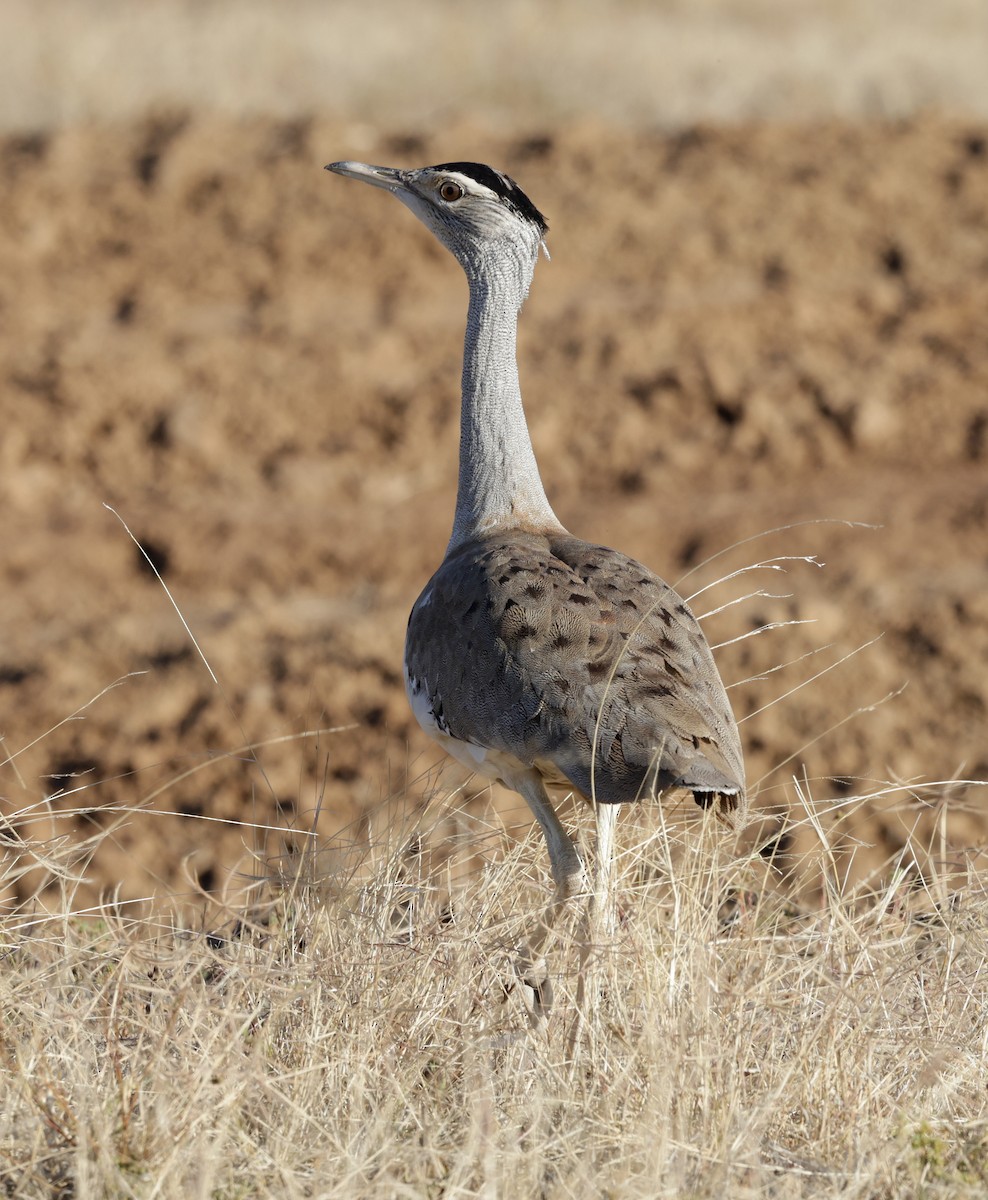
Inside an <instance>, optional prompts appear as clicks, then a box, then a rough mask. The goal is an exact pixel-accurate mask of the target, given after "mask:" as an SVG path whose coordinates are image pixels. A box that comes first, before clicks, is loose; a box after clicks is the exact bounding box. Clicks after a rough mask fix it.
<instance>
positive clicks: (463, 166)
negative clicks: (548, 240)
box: [431, 162, 549, 237]
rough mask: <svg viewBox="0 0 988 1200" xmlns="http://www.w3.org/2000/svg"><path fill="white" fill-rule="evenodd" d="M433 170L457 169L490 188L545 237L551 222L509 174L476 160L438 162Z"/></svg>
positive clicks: (461, 173)
mask: <svg viewBox="0 0 988 1200" xmlns="http://www.w3.org/2000/svg"><path fill="white" fill-rule="evenodd" d="M431 170H433V171H455V172H456V173H457V174H458V175H466V176H468V177H469V178H470V179H473V180H474V181H475V182H477V183H479V184H480V185H481V186H482V187H485V188H490V190H491V191H492V192H493V193H494V194H495V195H496V196H500V197H501V199H502V200H503V201H504V202H505V204H506V205H507V206H508V207H509V208H510V209H512V210H513V211H514V212H516V213H517V214H518V215H519V216H520V217H524V218H525V220H526V221H530V222H531V223H532V224H533V225H534V226H535V227H536V229H538V231H539V237H543V236H544V235H545V233H546V231H547V230H548V228H549V222H548V221H547V220H546V219H545V217H544V216H543V215H542V214H541V213H540V212H539V210H538V209H537V208H536V207H535V205H534V204H533V203H532V202H531V200H529V198H528V197H527V196H526V195H525V193H524V192H523V191H522V190H521V188H520V187H519V186H518V184H517V183H515V181H514V180H513V179H512V178H511V177H510V176H509V175H502V174H501V172H500V171H495V170H494V168H493V167H488V166H487V165H486V164H485V163H475V162H448V163H438V164H437V165H436V166H434V167H432V168H431Z"/></svg>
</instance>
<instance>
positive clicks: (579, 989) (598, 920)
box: [569, 804, 618, 1056]
mask: <svg viewBox="0 0 988 1200" xmlns="http://www.w3.org/2000/svg"><path fill="white" fill-rule="evenodd" d="M617 816H618V805H616V804H595V805H594V819H595V823H596V826H597V847H596V851H597V852H596V855H595V858H594V871H593V892H592V894H591V896H590V904H589V906H588V908H587V911H586V912H585V914H584V918H583V921H582V923H581V924H582V928H581V931H580V965H579V969H578V973H577V983H576V1018H575V1022H574V1025H573V1029H572V1032H571V1034H570V1042H569V1045H570V1054H571V1056H572V1055H573V1054H574V1053H575V1047H576V1043H577V1041H578V1040H579V1037H580V1032H581V1030H582V1028H583V1026H584V1024H585V1022H586V1021H587V1020H588V1019H589V1018H590V1016H591V1014H592V1013H594V1012H596V1011H597V1010H598V1009H599V1007H600V986H599V984H600V980H599V976H598V974H597V971H596V965H595V963H594V950H595V948H596V947H598V946H599V945H600V944H601V943H602V942H606V941H608V940H610V938H611V937H613V936H614V928H615V917H616V915H617V914H616V912H615V907H614V895H613V890H614V889H613V883H614V872H613V865H614V830H615V827H616V825H617Z"/></svg>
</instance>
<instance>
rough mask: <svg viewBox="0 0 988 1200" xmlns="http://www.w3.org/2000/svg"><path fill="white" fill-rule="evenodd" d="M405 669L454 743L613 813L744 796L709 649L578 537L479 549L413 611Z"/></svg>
mask: <svg viewBox="0 0 988 1200" xmlns="http://www.w3.org/2000/svg"><path fill="white" fill-rule="evenodd" d="M406 667H407V671H408V674H409V677H410V679H411V680H414V681H416V682H417V683H418V684H419V685H420V686H421V687H422V688H423V689H424V691H425V694H426V695H427V696H428V700H429V703H430V704H431V705H432V707H433V710H434V711H435V712H436V714H437V715H438V717H439V719H440V720H441V722H442V726H443V729H444V731H446V732H448V733H449V735H450V736H452V737H454V738H456V739H458V740H462V741H465V742H468V743H471V744H473V745H477V746H483V747H488V748H490V749H495V750H501V751H507V752H508V753H510V754H511V755H513V756H514V757H515V758H517V759H518V760H519V761H520V762H522V763H536V764H538V763H542V764H545V766H546V768H548V767H549V766H550V765H551V766H552V767H554V768H555V769H556V770H557V771H559V772H561V773H562V774H563V775H565V776H566V778H568V779H569V780H570V781H571V783H572V784H573V785H574V787H576V788H577V789H578V790H579V791H581V792H582V793H583V794H584V795H587V796H591V795H595V796H596V797H597V799H598V800H600V801H602V802H605V803H617V802H620V801H626V800H633V799H635V798H636V797H637V796H639V795H643V794H645V793H647V792H648V791H649V790H651V789H653V788H658V789H661V788H665V787H670V786H682V787H686V788H689V789H690V790H691V791H693V792H694V794H696V795H697V797H698V798H700V796H701V795H707V794H710V796H711V798H712V796H713V795H723V796H732V797H733V800H732V803H731V805H730V807H731V808H732V809H733V810H734V812H735V814H736V816H735V817H732V820H735V819H736V820H737V821H738V823H740V821H741V819H742V817H743V807H744V769H743V763H742V756H741V746H740V740H739V738H738V732H737V725H736V723H735V721H734V716H733V713H732V712H731V707H730V703H729V702H728V699H727V695H726V693H725V691H724V686H723V683H722V682H721V679H720V676H719V674H718V673H717V669H716V667H715V665H714V661H713V657H712V655H711V653H710V648H709V646H708V645H707V642H706V639H705V638H704V636H703V632H702V630H701V629H700V626H699V624H698V623H697V621H696V618H695V617H694V616H693V614H692V613H691V612H690V610H689V608H688V606H687V605H686V604H685V603H684V602H683V601H682V600H681V598H680V597H679V596H678V595H677V594H676V592H675V591H673V589H672V588H670V587H669V586H668V585H667V584H666V583H664V582H663V581H662V580H661V579H659V577H658V576H656V575H655V574H653V573H652V572H651V571H649V570H648V568H647V567H643V566H642V565H641V564H640V563H637V562H635V561H634V560H633V559H630V558H628V557H627V556H626V555H623V554H620V553H618V552H616V551H614V550H609V549H607V548H606V547H602V546H595V545H591V544H590V543H587V542H583V541H581V540H579V539H578V538H573V537H570V536H569V535H567V534H559V535H553V534H548V535H543V534H535V533H532V534H528V533H519V532H512V533H511V534H510V535H491V536H488V537H485V538H480V539H477V540H476V541H473V542H471V543H469V544H467V545H465V546H463V547H461V548H460V549H459V550H458V551H456V552H455V553H454V554H453V555H451V556H450V557H449V558H448V559H447V560H446V561H445V562H444V563H443V565H442V566H441V567H440V569H439V571H437V573H436V574H435V576H433V578H432V580H431V581H430V583H429V585H428V586H427V587H426V589H425V591H424V592H423V594H422V596H421V597H420V598H419V600H418V602H417V603H416V605H415V607H414V608H413V610H412V615H411V618H410V620H409V632H408V640H407V643H406Z"/></svg>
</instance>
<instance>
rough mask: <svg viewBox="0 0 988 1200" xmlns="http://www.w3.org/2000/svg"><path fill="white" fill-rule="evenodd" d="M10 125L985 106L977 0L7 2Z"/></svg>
mask: <svg viewBox="0 0 988 1200" xmlns="http://www.w3.org/2000/svg"><path fill="white" fill-rule="evenodd" d="M0 35H2V36H0V46H2V49H0V66H2V70H0V126H2V127H3V128H5V129H8V130H14V129H30V128H39V127H40V128H51V127H52V126H57V125H61V124H64V123H67V122H70V123H71V122H79V121H90V120H100V121H106V120H120V119H126V118H129V117H133V116H136V115H138V114H141V113H144V112H147V111H148V110H149V109H154V108H157V107H166V108H174V107H180V108H194V109H203V108H207V109H211V110H217V111H221V112H224V113H228V114H232V115H265V116H277V117H292V116H298V115H299V114H301V113H310V112H312V111H314V110H316V111H320V112H328V113H336V114H338V115H340V116H346V117H347V118H348V119H351V120H356V121H367V122H371V123H373V124H375V125H380V126H382V127H385V128H391V129H394V128H401V127H403V126H410V125H416V126H417V125H426V126H430V127H431V126H432V125H434V124H435V123H441V122H446V121H450V120H458V119H462V118H463V117H471V116H481V117H482V118H483V120H484V121H485V122H487V123H490V124H491V125H494V126H511V127H518V126H526V125H538V124H540V123H541V122H543V121H545V120H548V119H552V120H569V119H572V118H574V117H586V116H590V117H594V118H598V119H602V120H605V121H617V122H621V123H632V124H638V125H641V124H644V125H647V126H660V127H665V128H669V127H675V126H678V125H682V124H684V123H688V122H695V121H743V120H759V119H772V120H782V121H794V120H804V119H807V118H812V117H823V116H843V117H872V118H874V117H901V116H907V115H909V114H911V113H914V112H916V111H917V110H920V109H925V110H939V111H949V112H967V113H970V114H972V115H974V114H978V115H982V116H983V115H985V113H986V112H988V83H986V70H985V63H986V62H988V12H986V10H985V6H984V4H983V3H981V2H980V0H944V2H943V3H939V4H928V3H922V2H921V0H866V2H865V3H857V2H855V0H664V2H663V0H658V2H654V3H646V2H645V0H606V2H605V3H595V2H594V0H508V2H507V3H504V4H498V5H488V4H483V3H480V2H479V0H472V2H470V0H468V2H466V3H454V2H453V0H426V2H424V3H420V4H416V5H415V7H414V9H412V8H409V6H408V5H406V4H402V3H400V0H365V2H363V3H360V4H348V3H333V2H332V0H324V2H320V0H281V2H278V3H273V2H267V0H140V3H129V2H127V0H5V3H4V5H3V10H2V13H0Z"/></svg>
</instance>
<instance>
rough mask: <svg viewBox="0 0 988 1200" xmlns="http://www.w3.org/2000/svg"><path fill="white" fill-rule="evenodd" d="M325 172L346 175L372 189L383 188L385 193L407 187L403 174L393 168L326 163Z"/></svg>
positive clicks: (348, 163)
mask: <svg viewBox="0 0 988 1200" xmlns="http://www.w3.org/2000/svg"><path fill="white" fill-rule="evenodd" d="M326 170H327V171H333V172H334V173H335V174H337V175H346V176H347V177H348V178H349V179H360V180H362V181H363V182H364V183H369V184H371V185H372V186H374V187H379V188H384V190H385V191H387V192H400V191H404V189H405V188H406V187H407V186H408V185H407V183H406V180H405V172H404V171H399V170H396V169H395V168H394V167H372V166H371V165H370V163H362V162H335V163H327V165H326Z"/></svg>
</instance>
